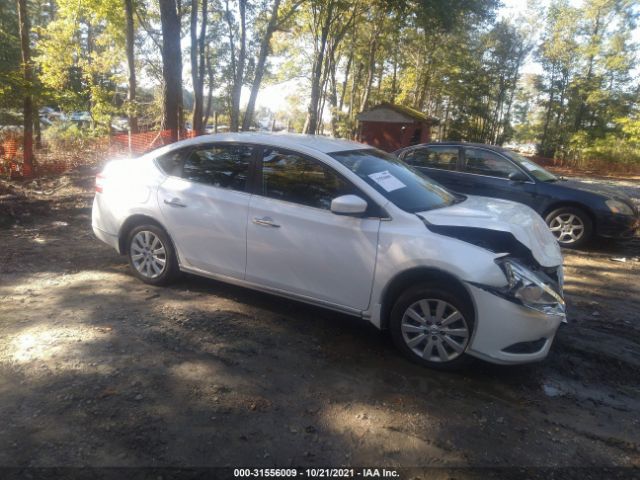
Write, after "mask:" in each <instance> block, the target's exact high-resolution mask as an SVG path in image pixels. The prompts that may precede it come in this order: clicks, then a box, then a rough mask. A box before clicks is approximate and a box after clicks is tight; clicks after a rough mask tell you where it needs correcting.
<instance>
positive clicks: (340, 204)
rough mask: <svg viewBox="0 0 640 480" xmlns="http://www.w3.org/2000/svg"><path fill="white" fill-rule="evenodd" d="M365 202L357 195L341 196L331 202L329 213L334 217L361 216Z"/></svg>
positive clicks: (364, 209) (364, 210) (364, 208)
mask: <svg viewBox="0 0 640 480" xmlns="http://www.w3.org/2000/svg"><path fill="white" fill-rule="evenodd" d="M367 206H368V205H367V202H366V201H364V200H363V199H362V198H360V197H358V196H357V195H342V196H341V197H336V198H334V199H333V200H331V211H332V212H333V213H335V214H336V215H362V214H363V213H364V212H366V211H367Z"/></svg>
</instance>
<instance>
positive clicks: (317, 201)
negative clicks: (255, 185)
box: [262, 149, 357, 210]
mask: <svg viewBox="0 0 640 480" xmlns="http://www.w3.org/2000/svg"><path fill="white" fill-rule="evenodd" d="M262 165H263V166H262V189H263V194H264V195H265V196H267V197H270V198H276V199H278V200H285V201H287V202H294V203H299V204H301V205H307V206H309V207H316V208H323V209H326V210H329V209H330V208H331V200H333V199H334V198H336V197H339V196H341V195H347V194H350V193H355V194H357V192H356V191H355V187H353V186H351V184H349V183H348V182H347V181H346V180H343V179H342V177H340V176H338V175H337V174H336V173H335V172H333V171H332V170H331V169H330V168H329V167H326V166H324V165H322V164H320V163H319V162H315V161H313V160H310V159H307V158H305V157H303V156H301V155H298V154H296V153H292V152H287V151H282V150H277V149H265V150H264V157H263V160H262Z"/></svg>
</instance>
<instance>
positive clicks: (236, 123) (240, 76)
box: [227, 0, 247, 132]
mask: <svg viewBox="0 0 640 480" xmlns="http://www.w3.org/2000/svg"><path fill="white" fill-rule="evenodd" d="M246 4H247V2H246V0H238V10H239V15H240V46H239V52H238V60H237V62H235V69H233V70H234V76H233V85H232V89H231V114H230V123H231V125H230V130H231V131H232V132H237V131H238V129H239V127H240V95H241V93H242V84H243V83H244V64H245V59H246V53H247V29H246V25H245V21H246V15H245V12H246ZM227 16H228V17H227V22H228V23H229V41H230V43H231V55H232V56H233V57H235V54H236V52H235V49H234V48H233V36H232V33H231V31H232V30H233V27H232V24H231V18H230V12H229V10H228V5H227ZM232 63H233V62H232Z"/></svg>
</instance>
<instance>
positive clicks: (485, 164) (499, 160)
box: [463, 148, 520, 178]
mask: <svg viewBox="0 0 640 480" xmlns="http://www.w3.org/2000/svg"><path fill="white" fill-rule="evenodd" d="M463 171H464V172H467V173H475V174H476V175H487V176H490V177H500V178H509V175H511V174H512V173H514V172H519V171H520V170H519V169H518V167H516V166H515V165H514V164H513V163H511V162H510V161H509V160H507V159H506V158H503V157H501V156H499V155H497V154H495V153H493V152H490V151H488V150H481V149H478V148H466V149H465V152H464V168H463Z"/></svg>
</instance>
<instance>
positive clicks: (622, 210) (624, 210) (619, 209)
mask: <svg viewBox="0 0 640 480" xmlns="http://www.w3.org/2000/svg"><path fill="white" fill-rule="evenodd" d="M604 203H605V204H606V205H607V207H608V208H609V210H611V212H612V213H617V214H618V215H633V209H632V208H631V207H630V206H629V205H627V204H626V203H624V202H620V201H618V200H613V199H609V200H607V201H605V202H604Z"/></svg>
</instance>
